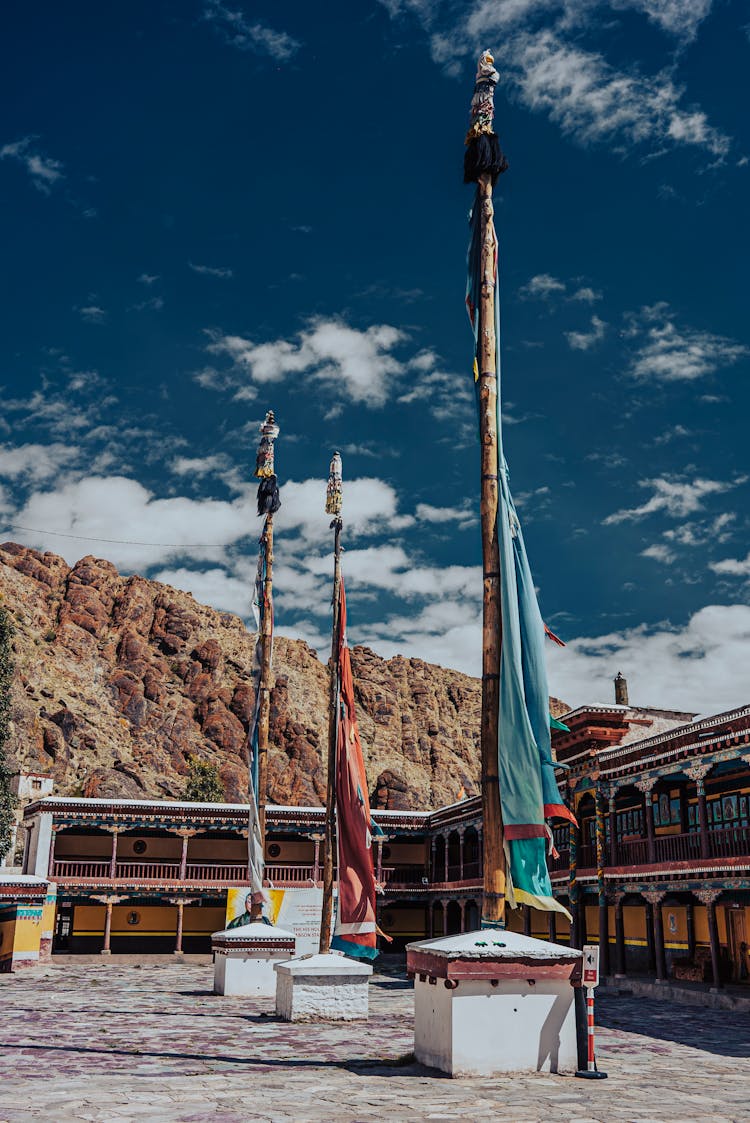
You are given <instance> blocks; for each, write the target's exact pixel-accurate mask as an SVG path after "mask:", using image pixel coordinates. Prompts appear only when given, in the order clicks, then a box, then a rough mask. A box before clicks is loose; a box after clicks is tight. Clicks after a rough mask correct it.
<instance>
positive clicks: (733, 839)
mask: <svg viewBox="0 0 750 1123" xmlns="http://www.w3.org/2000/svg"><path fill="white" fill-rule="evenodd" d="M708 852H709V854H710V855H711V857H712V858H740V857H742V856H743V855H745V854H750V827H722V828H721V829H719V830H715V831H709V832H708Z"/></svg>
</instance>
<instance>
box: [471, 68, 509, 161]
mask: <svg viewBox="0 0 750 1123" xmlns="http://www.w3.org/2000/svg"><path fill="white" fill-rule="evenodd" d="M494 62H495V60H494V58H493V57H492V54H491V53H490V52H489V51H483V52H482V54H481V55H480V56H479V63H478V65H477V77H476V82H475V84H474V96H473V98H472V99H471V125H470V127H469V131H468V133H467V134H466V153H465V155H464V183H476V182H477V180H478V179H479V177H480V176H481V175H485V174H487V173H489V174H490V176H491V177H492V182H493V183H494V182H495V180H496V179H497V177H498V176H499V175H502V173H503V172H504V171H505V170H506V169H507V167H508V161H507V160H506V159H505V156H504V155H503V153H502V151H501V149H500V141H499V140H498V137H497V133H496V132H495V130H494V125H493V119H494V115H495V86H496V85H497V82H498V79H499V77H500V75H499V74H498V72H497V71H496V70H495V67H494V65H493V64H494Z"/></svg>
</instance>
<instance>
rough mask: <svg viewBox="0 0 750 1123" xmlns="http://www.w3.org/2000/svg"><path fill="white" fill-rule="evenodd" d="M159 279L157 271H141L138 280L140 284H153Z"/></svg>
mask: <svg viewBox="0 0 750 1123" xmlns="http://www.w3.org/2000/svg"><path fill="white" fill-rule="evenodd" d="M158 280H159V274H158V273H141V275H140V277H139V278H138V281H139V283H140V284H142V285H149V286H151V285H154V284H156V282H157V281H158Z"/></svg>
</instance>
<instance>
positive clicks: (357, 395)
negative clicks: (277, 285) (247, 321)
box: [207, 318, 406, 408]
mask: <svg viewBox="0 0 750 1123" xmlns="http://www.w3.org/2000/svg"><path fill="white" fill-rule="evenodd" d="M209 335H210V337H211V342H210V343H209V344H208V347H207V350H208V351H209V352H210V353H211V354H213V355H225V356H228V357H229V358H230V359H231V360H232V363H233V364H234V367H235V369H236V370H237V371H238V372H241V373H242V374H243V375H244V376H245V378H249V379H250V380H251V381H252V382H253V383H254V385H253V386H251V387H244V388H242V389H240V390H238V391H237V395H236V396H237V397H239V398H243V397H244V398H248V397H255V395H256V393H257V390H256V387H257V386H258V385H264V384H266V383H271V382H280V381H282V380H283V379H285V378H287V377H288V376H290V375H295V376H297V381H298V382H299V381H300V380H301V377H302V376H303V375H304V376H306V378H307V379H308V380H310V381H313V382H318V383H322V384H324V385H326V386H327V387H329V388H333V389H335V390H336V391H337V392H338V393H340V394H344V395H345V396H346V397H348V398H349V400H350V401H352V402H357V403H361V404H364V405H367V406H370V407H373V408H375V407H380V406H383V405H385V403H386V401H387V399H388V395H389V391H390V387H391V384H392V382H393V381H394V379H395V378H396V377H397V376H398V375H400V374H402V373H403V371H404V364H403V363H402V362H400V361H399V360H398V359H397V358H396V357H395V356H394V355H393V354H392V352H393V349H394V348H395V347H396V346H397V345H398V344H400V343H403V342H404V341H405V339H406V335H405V334H404V333H403V332H402V331H399V329H398V328H394V327H391V326H390V325H388V324H374V325H373V326H372V327H369V328H367V329H365V330H364V331H358V330H357V329H356V328H351V327H349V326H348V325H347V324H345V323H344V322H343V321H342V320H339V319H323V318H317V319H314V320H313V321H312V322H311V324H310V326H309V327H308V328H306V329H305V330H304V331H302V332H299V333H298V335H297V337H296V339H295V340H294V341H293V342H290V341H289V340H288V339H276V340H273V341H272V342H270V343H255V342H254V341H253V340H251V339H245V338H243V337H242V336H239V335H221V334H219V333H216V332H210V333H209ZM248 391H249V392H248Z"/></svg>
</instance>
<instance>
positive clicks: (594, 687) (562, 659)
mask: <svg viewBox="0 0 750 1123" xmlns="http://www.w3.org/2000/svg"><path fill="white" fill-rule="evenodd" d="M749 644H750V606H747V605H708V606H706V607H705V608H702V609H700V611H698V612H696V613H695V615H694V616H692V617H691V619H690V620H688V622H687V623H686V624H685V625H683V626H681V627H675V626H672V625H671V624H669V623H667V622H664V623H661V624H658V625H656V626H655V627H653V628H649V627H647V626H645V625H642V626H640V627H636V628H627V629H625V630H623V631H621V632H611V633H609V634H606V635H601V636H595V637H591V638H588V637H580V638H577V639H572V640H569V641H568V642H567V646H566V647H564V648H557V647H555V646H554V645H552V644H550V645H548V664H549V668H550V688H551V691H552V693H553V694H555V695H556V696H558V697H560V698H563V699H565V701H566V702H568V704H569V705H570V706H572V707H575V706H579V705H583V704H585V703H586V702H610V701H613V700H614V691H613V686H612V680H613V679H614V677H615V675H616V674H617V672H618V671H622V673H623V674H624V675H625V677H626V678H627V680H628V687H629V694H630V701H631V703H632V704H633V705H637V706H656V707H660V708H664V709H670V708H674V709H684V710H688V711H693V712H696V713H718V712H720V711H722V710H727V709H731V708H732V707H734V706H740V705H745V704H747V703H748V702H750V691H749V690H748V683H747V651H748V645H749Z"/></svg>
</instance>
